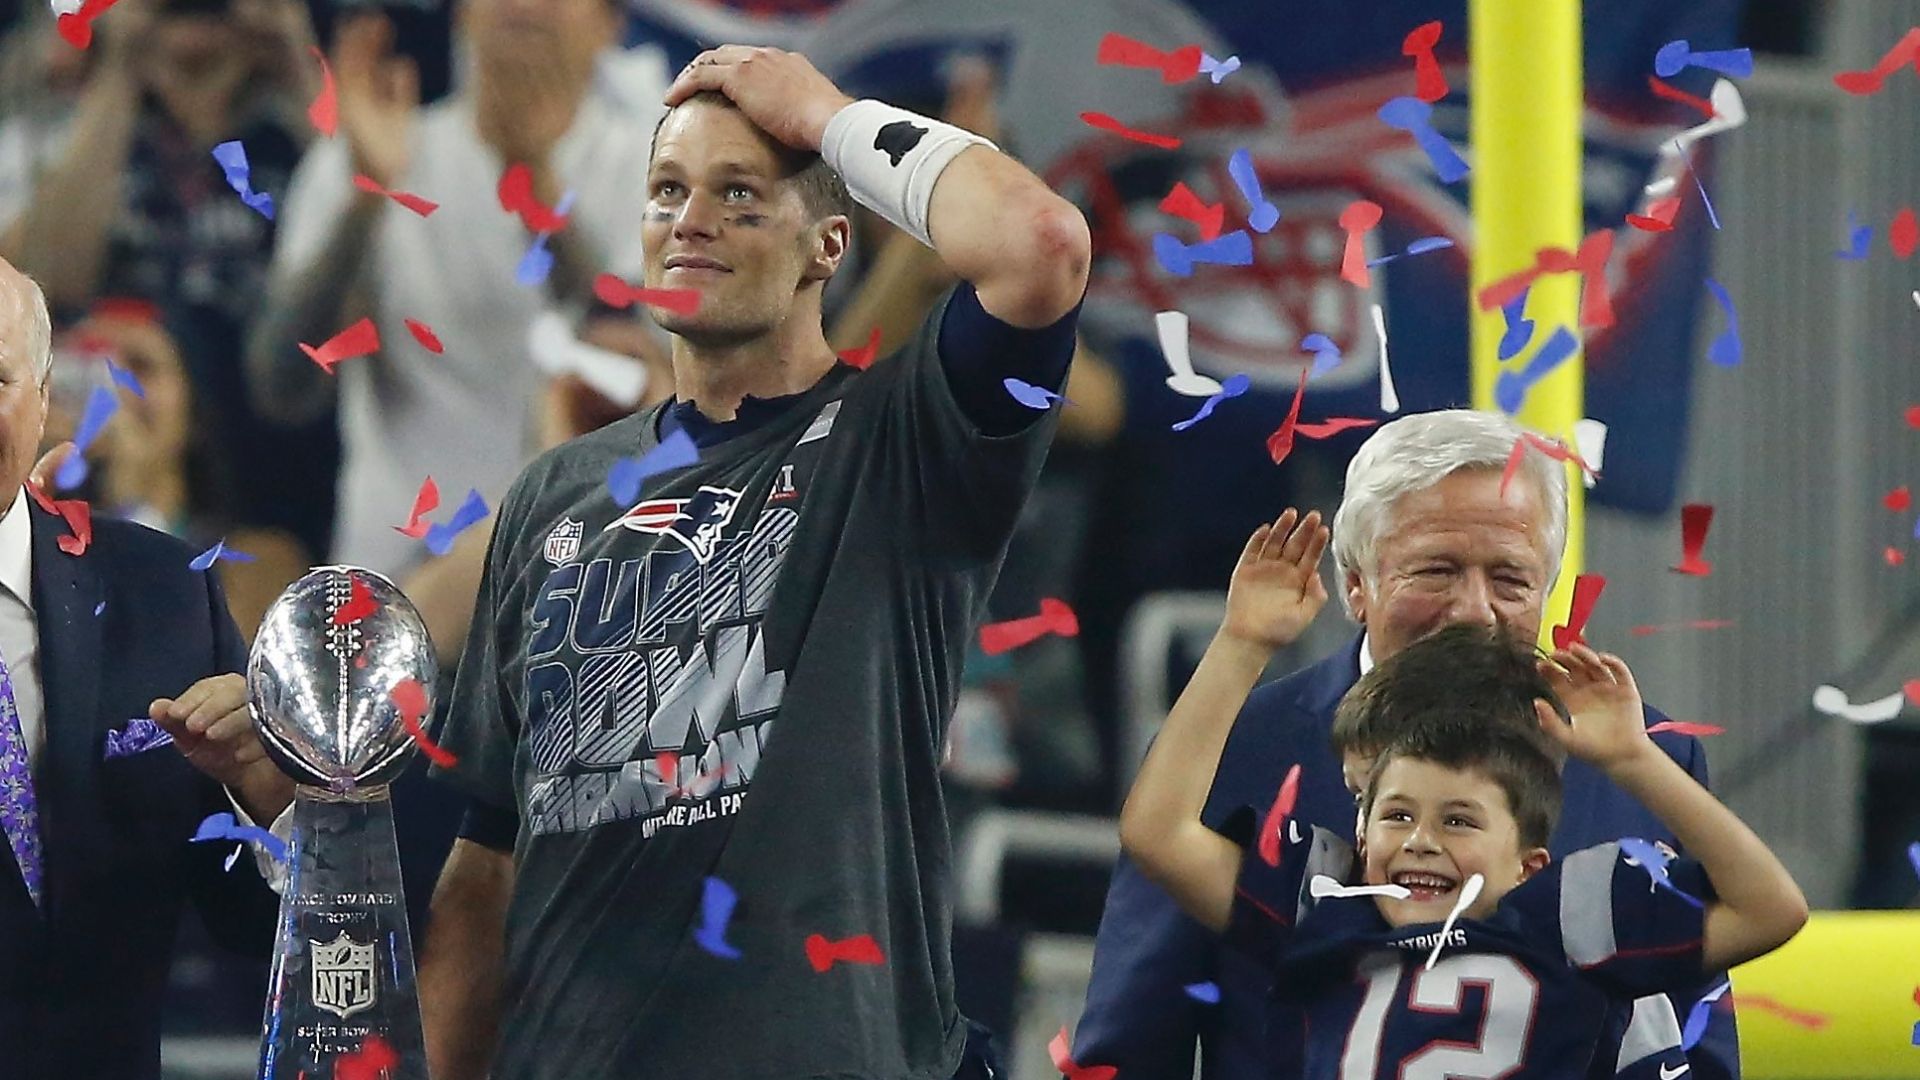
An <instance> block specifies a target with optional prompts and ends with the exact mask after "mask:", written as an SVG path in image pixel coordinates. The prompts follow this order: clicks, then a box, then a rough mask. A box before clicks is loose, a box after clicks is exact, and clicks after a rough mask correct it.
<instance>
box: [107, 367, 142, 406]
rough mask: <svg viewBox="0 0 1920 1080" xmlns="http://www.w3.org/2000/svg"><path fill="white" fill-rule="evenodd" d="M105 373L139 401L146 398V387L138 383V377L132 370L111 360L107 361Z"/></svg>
mask: <svg viewBox="0 0 1920 1080" xmlns="http://www.w3.org/2000/svg"><path fill="white" fill-rule="evenodd" d="M107 374H108V375H111V376H113V381H114V383H115V384H116V385H119V386H123V387H125V388H126V389H127V392H128V393H130V394H132V395H133V396H134V397H137V398H139V399H140V400H141V401H145V400H147V389H146V387H144V386H141V385H140V379H139V378H138V377H137V376H135V375H134V373H133V372H131V371H128V370H127V369H126V368H123V367H120V366H119V365H117V364H115V363H114V362H113V361H111V360H109V361H107Z"/></svg>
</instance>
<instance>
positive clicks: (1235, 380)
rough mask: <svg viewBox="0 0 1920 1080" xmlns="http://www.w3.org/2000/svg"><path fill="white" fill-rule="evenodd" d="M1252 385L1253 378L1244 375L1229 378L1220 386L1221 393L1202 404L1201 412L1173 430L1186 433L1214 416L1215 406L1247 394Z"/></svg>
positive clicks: (1183, 421)
mask: <svg viewBox="0 0 1920 1080" xmlns="http://www.w3.org/2000/svg"><path fill="white" fill-rule="evenodd" d="M1252 385H1253V378H1252V377H1251V376H1249V375H1246V374H1244V373H1243V374H1239V375H1229V376H1227V378H1226V380H1225V381H1224V382H1222V383H1221V384H1220V392H1219V393H1217V394H1214V395H1213V396H1212V397H1209V398H1208V399H1207V400H1205V401H1203V402H1201V403H1200V411H1199V412H1197V413H1194V414H1193V415H1192V416H1191V417H1189V418H1187V419H1185V420H1182V421H1180V422H1179V423H1177V424H1175V425H1173V430H1175V431H1185V430H1187V429H1188V428H1190V427H1192V426H1193V425H1195V424H1197V423H1199V422H1200V421H1202V420H1205V419H1206V418H1207V417H1209V416H1212V415H1213V408H1214V406H1216V405H1218V404H1220V403H1221V402H1223V401H1225V400H1227V399H1228V398H1237V397H1239V396H1240V395H1241V394H1244V393H1246V392H1247V390H1248V388H1249V387H1251V386H1252Z"/></svg>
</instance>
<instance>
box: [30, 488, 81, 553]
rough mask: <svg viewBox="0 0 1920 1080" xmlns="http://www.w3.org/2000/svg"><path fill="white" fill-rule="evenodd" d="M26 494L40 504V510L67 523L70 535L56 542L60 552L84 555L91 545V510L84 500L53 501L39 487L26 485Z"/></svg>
mask: <svg viewBox="0 0 1920 1080" xmlns="http://www.w3.org/2000/svg"><path fill="white" fill-rule="evenodd" d="M27 494H28V495H31V496H32V497H33V501H34V502H36V503H39V504H40V509H42V510H45V511H46V512H47V513H49V514H58V515H59V516H60V518H61V520H63V521H65V522H66V523H67V528H68V530H69V531H70V532H71V534H72V535H69V536H62V537H60V538H59V539H58V540H57V541H55V542H56V543H57V544H59V545H60V550H61V551H64V552H66V553H67V554H69V555H75V556H78V555H84V554H86V553H87V548H88V546H89V545H91V544H92V543H93V508H92V507H90V506H88V505H87V503H86V500H85V499H53V498H49V497H48V496H47V493H46V492H44V491H41V490H40V485H38V484H34V483H28V484H27Z"/></svg>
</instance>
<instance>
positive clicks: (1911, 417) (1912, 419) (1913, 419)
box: [1907, 405, 1920, 428]
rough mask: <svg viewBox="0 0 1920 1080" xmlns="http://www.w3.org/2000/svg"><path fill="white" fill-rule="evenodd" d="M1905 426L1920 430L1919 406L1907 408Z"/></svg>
mask: <svg viewBox="0 0 1920 1080" xmlns="http://www.w3.org/2000/svg"><path fill="white" fill-rule="evenodd" d="M1907 426H1908V427H1910V428H1920V405H1909V406H1907Z"/></svg>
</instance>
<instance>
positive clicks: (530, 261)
mask: <svg viewBox="0 0 1920 1080" xmlns="http://www.w3.org/2000/svg"><path fill="white" fill-rule="evenodd" d="M571 209H573V192H572V191H571V190H569V191H566V192H564V193H562V194H561V196H560V201H559V202H557V203H555V204H554V207H553V212H554V213H556V214H558V215H560V216H561V217H565V216H566V215H567V211H569V210H571ZM552 236H553V234H552V233H545V232H543V233H536V234H534V237H533V243H532V244H531V245H530V246H529V247H528V248H527V253H526V254H525V255H522V256H520V265H519V266H517V267H515V268H514V271H513V280H514V282H515V283H516V284H519V285H521V286H526V287H531V286H534V285H539V284H541V283H542V282H544V281H546V280H547V275H548V274H551V273H553V252H551V251H548V250H547V241H548V240H549V239H551V238H552Z"/></svg>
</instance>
